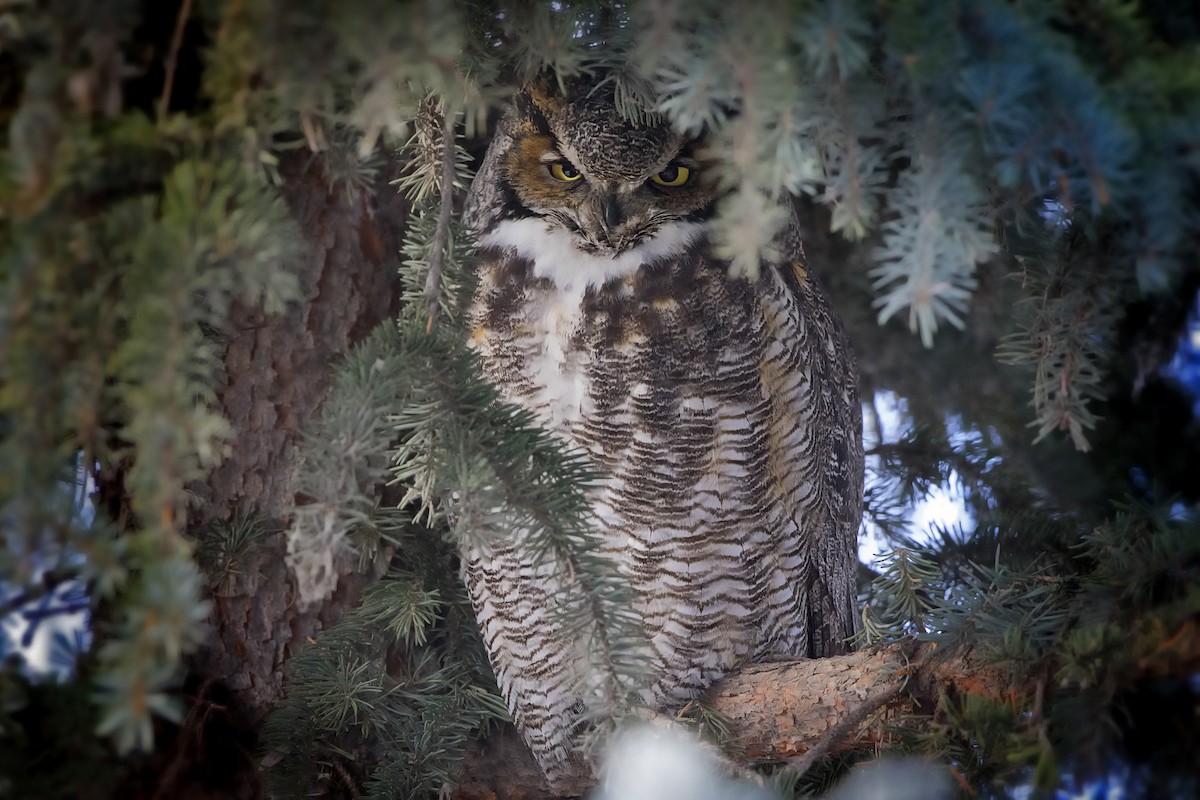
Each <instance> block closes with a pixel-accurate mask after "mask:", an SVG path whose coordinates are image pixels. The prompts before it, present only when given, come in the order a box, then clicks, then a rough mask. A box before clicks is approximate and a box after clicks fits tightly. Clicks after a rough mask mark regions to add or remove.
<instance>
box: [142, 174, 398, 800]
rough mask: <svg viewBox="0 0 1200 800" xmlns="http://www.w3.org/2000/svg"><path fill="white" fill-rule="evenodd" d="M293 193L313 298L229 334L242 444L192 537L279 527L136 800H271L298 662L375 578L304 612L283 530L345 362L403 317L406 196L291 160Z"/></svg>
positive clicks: (201, 656)
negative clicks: (267, 737)
mask: <svg viewBox="0 0 1200 800" xmlns="http://www.w3.org/2000/svg"><path fill="white" fill-rule="evenodd" d="M282 174H283V177H284V180H285V184H284V187H283V192H284V195H285V196H286V198H287V200H288V203H289V206H290V208H291V211H292V214H293V216H294V218H295V219H296V221H297V222H298V224H299V227H300V230H301V232H302V234H303V236H304V242H303V243H302V245H301V247H300V253H301V256H300V257H299V259H298V261H297V262H296V264H295V265H294V266H293V271H294V273H295V275H296V276H297V278H298V279H299V282H300V288H301V293H302V298H301V300H300V301H299V302H296V303H293V304H292V305H291V306H290V307H289V308H288V310H287V311H286V312H285V313H284V314H282V315H279V316H266V315H265V314H264V313H263V312H262V309H260V308H257V307H249V306H241V307H238V308H235V309H234V311H233V312H232V314H231V320H230V325H229V326H228V329H227V330H226V331H224V332H223V334H224V335H225V341H226V343H227V348H226V351H225V375H224V381H223V384H222V386H221V387H220V392H219V395H220V400H221V404H222V408H223V411H224V414H225V416H226V417H227V418H228V420H229V422H230V423H231V425H232V427H233V429H234V432H235V435H234V440H233V443H232V452H231V453H230V455H229V456H228V457H227V458H226V460H225V461H224V462H223V463H222V464H221V465H220V466H219V467H218V468H217V469H216V470H215V471H214V472H213V474H212V476H211V477H210V479H209V480H208V481H207V482H205V483H203V484H200V485H196V486H193V487H191V491H192V492H193V493H194V496H195V499H196V501H197V502H196V505H195V510H194V512H193V514H192V519H191V520H190V528H191V532H192V533H193V535H196V536H198V535H200V533H201V531H202V529H203V527H204V526H205V525H208V524H209V523H211V522H212V521H213V520H220V519H228V518H229V517H230V515H231V514H233V513H234V512H235V511H238V510H243V509H244V510H250V511H252V512H253V513H254V514H255V515H256V516H259V517H261V518H264V519H266V520H277V521H278V522H279V523H280V524H278V525H277V526H275V527H276V530H274V531H273V532H271V533H270V534H268V535H267V537H266V538H265V541H264V542H263V544H262V546H261V547H260V548H259V549H258V550H257V552H256V553H255V555H254V556H253V563H251V564H247V565H246V569H245V571H244V573H243V575H242V576H241V577H240V578H239V580H238V582H237V584H236V585H235V586H234V587H232V588H230V587H224V591H223V594H222V596H216V597H212V598H211V599H212V602H213V614H212V617H211V626H212V627H211V634H210V637H209V641H208V643H207V645H206V646H205V647H204V648H203V649H201V650H200V651H199V652H197V653H195V654H194V655H193V656H192V657H191V659H190V660H189V664H188V667H189V670H190V677H189V680H188V684H187V686H186V687H185V693H186V694H187V695H188V700H189V704H190V705H191V710H190V712H189V715H188V717H187V718H186V719H185V720H184V723H183V725H182V728H181V730H180V731H179V733H178V735H177V736H176V737H175V738H174V740H173V741H171V742H170V743H169V744H167V746H166V747H165V748H164V749H162V750H160V751H159V752H158V753H156V755H155V758H153V759H151V761H150V762H149V763H147V764H146V765H145V766H144V767H143V768H142V769H140V770H138V771H137V772H135V773H134V774H131V775H128V776H127V777H126V782H125V787H124V789H125V790H126V791H127V792H128V794H127V795H126V796H131V797H143V796H144V797H164V798H165V797H180V798H218V797H220V798H251V797H257V796H258V794H259V790H258V786H257V783H258V781H257V775H256V764H255V761H256V759H255V751H254V747H255V739H256V731H257V728H258V726H259V725H260V724H261V722H262V719H263V717H264V716H265V714H266V712H267V711H268V710H269V709H270V708H271V706H272V705H273V704H274V703H275V702H276V701H277V700H279V698H280V697H281V696H282V694H283V689H284V687H283V666H284V663H285V662H286V661H287V659H288V658H289V657H290V655H291V653H292V651H293V650H294V649H295V648H296V647H297V646H298V645H300V644H302V643H303V642H305V641H306V639H307V637H309V636H311V635H312V634H314V633H315V632H316V631H319V630H320V629H321V628H322V627H324V625H326V624H328V623H329V622H331V621H333V620H335V619H337V618H338V617H339V616H340V615H341V613H342V610H343V609H344V608H345V607H347V606H348V605H350V604H352V603H354V602H355V601H356V600H357V597H358V592H359V590H360V588H361V585H360V584H361V583H362V578H361V577H358V576H353V575H352V574H351V573H352V570H351V566H352V565H350V564H347V565H346V569H345V572H344V573H343V575H342V580H341V581H340V584H339V588H338V591H337V593H336V594H335V595H334V596H333V598H331V600H330V601H329V602H328V603H327V604H325V605H324V606H321V607H319V608H314V609H310V610H308V611H305V612H301V611H300V610H299V608H298V607H297V605H296V604H295V603H294V601H293V593H294V585H293V581H292V577H291V575H290V574H289V571H288V568H287V565H286V563H285V561H284V556H285V554H286V543H285V540H284V535H283V533H282V530H283V524H282V523H283V521H284V520H283V519H282V517H283V516H284V515H285V514H286V513H287V509H288V508H289V506H290V505H291V504H292V503H293V502H294V501H295V497H294V490H293V488H292V476H293V473H294V469H295V466H296V464H297V459H298V457H299V455H298V450H297V444H298V442H299V435H300V431H301V429H302V428H303V427H304V426H305V425H306V424H307V423H308V422H309V421H310V420H311V419H313V417H314V415H315V414H316V412H317V411H318V410H319V408H320V406H321V403H322V402H323V400H324V397H325V394H326V391H327V389H328V386H329V382H330V378H331V376H332V372H333V368H334V367H335V365H336V363H337V360H338V358H339V357H340V356H341V355H342V354H344V353H345V352H346V351H347V350H348V349H349V348H350V346H351V345H353V343H354V342H356V341H357V340H359V339H361V338H362V337H363V336H364V335H366V334H367V333H368V332H369V331H370V330H371V329H372V328H373V327H375V326H376V325H377V324H379V323H380V322H382V321H383V320H384V319H386V318H388V317H389V316H393V315H394V314H395V312H396V307H397V300H398V294H399V292H398V286H397V281H398V269H399V258H400V256H399V251H400V245H401V237H402V235H403V229H404V224H405V220H406V216H407V209H406V207H405V205H404V203H403V201H402V200H401V199H400V198H399V196H398V195H397V193H396V192H395V190H394V189H392V188H390V187H388V186H386V185H385V184H383V183H381V184H380V186H378V187H375V190H374V191H359V190H354V191H352V192H347V191H346V190H345V189H344V188H343V187H334V188H333V189H330V187H329V180H328V178H327V176H325V175H323V174H322V173H321V161H320V159H319V158H314V157H312V156H310V155H308V154H305V155H304V156H297V157H293V158H291V159H290V160H288V161H285V163H284V164H283V168H282Z"/></svg>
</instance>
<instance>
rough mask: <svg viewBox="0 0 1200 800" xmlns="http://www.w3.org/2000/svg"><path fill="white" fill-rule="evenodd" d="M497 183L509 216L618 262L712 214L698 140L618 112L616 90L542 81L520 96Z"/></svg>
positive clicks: (713, 189) (601, 85)
mask: <svg viewBox="0 0 1200 800" xmlns="http://www.w3.org/2000/svg"><path fill="white" fill-rule="evenodd" d="M516 109H517V116H516V119H515V124H514V125H513V127H512V133H511V135H512V143H511V146H510V147H509V148H508V149H507V151H506V152H505V153H504V154H503V156H502V159H501V161H500V163H499V164H498V165H497V166H498V167H499V169H498V172H499V177H500V180H501V181H502V183H503V185H504V192H503V195H504V197H505V206H506V208H505V212H506V214H505V215H506V216H509V217H510V218H512V217H540V218H542V219H543V220H545V221H546V222H547V223H548V224H549V225H552V226H554V225H556V226H560V227H561V228H562V229H563V230H565V231H566V232H568V233H569V234H570V235H571V236H572V238H573V241H574V244H575V246H576V247H577V248H578V249H580V250H582V251H584V252H589V253H595V254H597V255H612V256H617V255H619V254H621V253H623V252H625V251H627V250H629V249H630V248H633V247H636V246H637V245H639V244H642V243H643V242H645V241H646V240H647V239H649V238H651V237H654V236H655V235H656V234H658V233H659V232H660V231H662V230H663V229H664V228H665V227H667V226H670V225H671V224H672V223H676V222H681V221H682V222H698V221H701V220H704V219H706V218H707V217H708V216H709V215H710V214H711V210H712V205H713V201H714V199H715V197H716V187H715V186H714V184H713V182H712V181H711V180H709V175H708V174H706V173H707V172H708V171H707V170H706V164H705V162H704V161H703V160H702V159H701V157H700V156H701V154H700V153H699V151H698V148H697V146H696V143H695V142H691V141H688V140H686V139H684V138H683V137H681V136H679V135H678V134H676V133H675V132H674V131H672V130H671V128H670V127H668V126H665V125H637V124H634V123H631V122H629V121H628V120H625V119H623V118H622V117H621V116H620V115H619V114H618V113H617V110H616V106H615V103H614V101H613V93H612V88H611V85H610V84H604V83H599V84H597V83H596V82H595V81H574V82H569V83H567V85H566V87H565V90H564V89H560V88H559V87H558V85H557V83H556V82H554V81H552V80H539V81H535V82H534V83H532V84H531V85H529V86H527V87H526V88H525V89H523V90H522V91H521V92H520V94H519V95H518V96H517V102H516Z"/></svg>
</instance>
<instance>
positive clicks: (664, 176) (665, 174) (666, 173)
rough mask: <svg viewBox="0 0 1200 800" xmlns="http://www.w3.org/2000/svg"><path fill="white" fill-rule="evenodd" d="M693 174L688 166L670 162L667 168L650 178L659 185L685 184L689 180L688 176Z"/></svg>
mask: <svg viewBox="0 0 1200 800" xmlns="http://www.w3.org/2000/svg"><path fill="white" fill-rule="evenodd" d="M691 175H692V171H691V170H690V169H688V168H687V167H683V166H680V165H679V164H668V165H667V168H666V169H664V170H663V171H662V172H660V173H658V174H657V175H652V176H651V177H650V180H652V181H654V182H655V183H657V184H658V185H659V186H683V185H684V184H685V183H687V182H688V178H690V177H691Z"/></svg>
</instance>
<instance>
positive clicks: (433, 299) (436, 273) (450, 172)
mask: <svg viewBox="0 0 1200 800" xmlns="http://www.w3.org/2000/svg"><path fill="white" fill-rule="evenodd" d="M453 210H454V111H453V110H452V109H451V108H450V104H449V103H448V102H447V103H446V106H445V108H444V109H443V110H442V201H441V205H440V206H439V208H438V219H437V228H435V229H434V234H433V252H431V253H430V254H429V274H428V275H426V276H425V309H426V312H427V314H428V322H426V323H425V331H426V333H428V332H429V331H432V330H433V323H434V322H436V321H437V313H438V298H439V297H440V296H441V293H442V264H443V262H444V261H445V258H446V248H447V246H448V245H449V239H450V215H451V212H452V211H453Z"/></svg>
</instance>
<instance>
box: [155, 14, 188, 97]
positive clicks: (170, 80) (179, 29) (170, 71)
mask: <svg viewBox="0 0 1200 800" xmlns="http://www.w3.org/2000/svg"><path fill="white" fill-rule="evenodd" d="M191 15H192V0H183V2H182V3H180V5H179V15H178V16H176V17H175V32H174V33H172V34H171V49H170V50H168V51H167V60H166V62H165V63H164V64H163V72H164V73H165V74H164V76H163V90H162V97H160V98H159V100H158V117H159V119H162V118H163V117H165V116H166V115H167V109H168V107H170V105H171V89H172V87H174V85H175V66H176V64H177V63H178V61H179V50H180V48H181V47H183V29H184V28H185V27H187V21H188V17H190V16H191Z"/></svg>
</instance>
